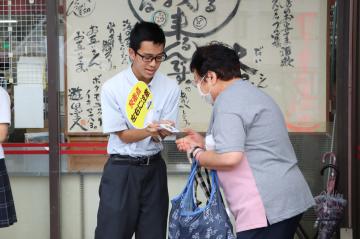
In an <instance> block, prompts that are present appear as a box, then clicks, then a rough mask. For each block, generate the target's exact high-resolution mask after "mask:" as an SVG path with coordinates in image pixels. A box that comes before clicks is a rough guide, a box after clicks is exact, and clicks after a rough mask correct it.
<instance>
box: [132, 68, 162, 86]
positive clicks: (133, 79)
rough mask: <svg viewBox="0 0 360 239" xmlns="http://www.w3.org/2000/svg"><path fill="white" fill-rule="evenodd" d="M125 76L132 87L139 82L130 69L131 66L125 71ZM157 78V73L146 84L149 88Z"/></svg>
mask: <svg viewBox="0 0 360 239" xmlns="http://www.w3.org/2000/svg"><path fill="white" fill-rule="evenodd" d="M127 75H128V80H129V81H130V83H131V84H132V85H135V84H136V83H138V81H139V80H138V79H137V78H136V76H135V74H134V72H133V70H132V69H131V66H129V67H128V69H127ZM157 78H158V71H156V72H155V74H154V77H153V78H152V80H151V81H150V83H149V84H148V87H149V88H150V87H151V86H152V85H153V84H154V82H155V81H156V79H157Z"/></svg>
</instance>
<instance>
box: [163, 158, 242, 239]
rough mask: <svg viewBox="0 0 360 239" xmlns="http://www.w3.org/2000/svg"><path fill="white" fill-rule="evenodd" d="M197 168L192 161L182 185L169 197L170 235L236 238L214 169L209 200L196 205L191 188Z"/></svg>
mask: <svg viewBox="0 0 360 239" xmlns="http://www.w3.org/2000/svg"><path fill="white" fill-rule="evenodd" d="M197 169H198V165H197V163H196V162H195V163H193V165H192V168H191V173H190V176H189V178H188V182H187V184H186V186H185V189H184V190H183V192H182V193H181V194H180V195H178V196H177V197H175V198H174V199H173V200H171V204H172V207H171V211H170V216H169V239H236V237H235V236H234V234H233V230H232V225H231V223H230V219H229V217H228V215H227V213H226V210H225V205H224V203H223V200H222V197H221V193H220V191H219V184H218V178H217V174H216V171H214V170H211V172H210V177H211V184H212V185H211V193H210V198H209V200H208V202H207V203H206V205H205V206H204V207H198V206H197V203H196V198H195V191H194V181H195V175H196V173H197ZM195 190H196V189H195Z"/></svg>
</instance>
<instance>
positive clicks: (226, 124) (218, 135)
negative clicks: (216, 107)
mask: <svg viewBox="0 0 360 239" xmlns="http://www.w3.org/2000/svg"><path fill="white" fill-rule="evenodd" d="M212 133H213V137H214V141H215V151H216V152H217V153H228V152H244V150H245V139H246V133H245V128H244V123H243V120H242V119H241V117H240V116H239V115H237V114H235V113H221V112H220V113H218V114H217V115H216V116H215V117H214V123H213V131H212Z"/></svg>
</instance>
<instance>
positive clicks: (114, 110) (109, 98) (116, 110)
mask: <svg viewBox="0 0 360 239" xmlns="http://www.w3.org/2000/svg"><path fill="white" fill-rule="evenodd" d="M121 107H125V106H120V105H119V104H118V102H117V101H116V98H115V96H114V95H113V93H112V92H111V91H110V90H109V89H108V88H106V87H103V88H102V90H101V111H102V122H103V125H102V127H103V132H104V133H105V134H106V133H115V132H119V131H122V130H125V129H128V127H127V124H126V118H125V117H124V115H123V113H122V111H121Z"/></svg>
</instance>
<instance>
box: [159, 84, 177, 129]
mask: <svg viewBox="0 0 360 239" xmlns="http://www.w3.org/2000/svg"><path fill="white" fill-rule="evenodd" d="M173 91H174V92H173V94H171V96H170V98H169V101H168V102H167V103H166V106H165V108H164V110H163V113H162V115H161V119H162V120H172V121H174V122H176V126H177V125H178V122H177V119H178V113H179V101H180V88H179V87H178V86H176V88H175V90H173Z"/></svg>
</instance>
